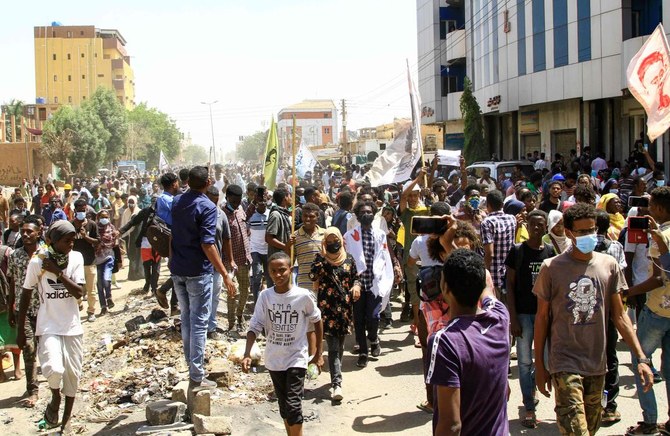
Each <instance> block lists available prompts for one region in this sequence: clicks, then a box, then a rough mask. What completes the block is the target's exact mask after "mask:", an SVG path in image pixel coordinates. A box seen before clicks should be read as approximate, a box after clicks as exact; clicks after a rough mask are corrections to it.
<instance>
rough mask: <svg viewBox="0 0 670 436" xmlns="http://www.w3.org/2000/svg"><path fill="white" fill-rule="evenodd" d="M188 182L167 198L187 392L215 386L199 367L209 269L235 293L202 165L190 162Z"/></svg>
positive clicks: (206, 317) (208, 297) (206, 316)
mask: <svg viewBox="0 0 670 436" xmlns="http://www.w3.org/2000/svg"><path fill="white" fill-rule="evenodd" d="M188 185H189V188H190V190H189V191H187V192H185V193H184V194H180V195H178V196H176V197H175V198H174V201H173V203H172V226H173V227H174V228H176V229H179V231H178V232H175V233H173V234H172V242H171V246H170V272H171V273H172V281H173V282H174V289H175V291H176V292H177V298H178V299H179V307H180V308H181V337H182V341H183V346H184V355H185V357H186V361H187V362H188V363H189V377H190V381H189V394H192V392H193V391H194V389H195V388H215V387H216V382H213V381H211V380H208V379H206V378H205V369H204V366H203V363H204V358H205V340H206V337H207V324H208V321H209V312H210V307H211V305H210V300H211V293H212V274H213V271H214V269H216V271H218V272H219V274H221V276H222V277H223V282H224V285H225V286H226V288H227V289H228V294H229V295H235V285H234V284H233V282H232V280H231V279H230V277H229V276H228V272H227V271H226V268H225V266H224V265H223V262H222V261H221V256H220V255H219V252H218V250H217V248H216V216H217V212H216V205H215V204H214V203H212V202H211V201H210V200H209V199H208V198H207V196H206V195H205V192H206V190H207V188H208V186H209V174H208V171H207V168H205V167H203V166H196V167H193V168H192V169H191V170H190V171H189V174H188ZM189 396H190V395H189Z"/></svg>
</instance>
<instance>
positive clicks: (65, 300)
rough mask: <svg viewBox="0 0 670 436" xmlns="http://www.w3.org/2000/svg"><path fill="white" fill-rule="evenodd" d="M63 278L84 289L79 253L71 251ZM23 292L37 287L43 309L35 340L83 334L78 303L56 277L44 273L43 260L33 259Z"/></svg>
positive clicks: (81, 262) (82, 261) (35, 257)
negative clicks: (43, 336)
mask: <svg viewBox="0 0 670 436" xmlns="http://www.w3.org/2000/svg"><path fill="white" fill-rule="evenodd" d="M63 275H64V276H67V277H69V278H70V279H71V280H72V281H73V282H75V283H77V284H80V285H83V284H84V283H85V282H86V280H85V279H84V258H83V256H82V255H81V253H79V252H78V251H74V250H72V251H70V254H69V260H68V265H67V268H65V270H64V271H63ZM23 287H24V289H33V288H34V287H37V291H38V293H39V297H40V308H39V311H38V312H37V328H36V330H35V335H36V336H41V335H47V334H48V335H60V336H77V335H81V334H84V330H83V329H82V328H81V321H80V320H79V305H78V304H77V299H76V298H74V297H73V296H71V295H70V293H69V292H68V290H67V289H65V285H64V284H63V283H62V282H61V281H60V280H59V279H58V278H57V277H56V274H53V273H50V272H47V271H45V270H43V269H42V259H40V258H39V257H37V256H34V257H33V258H32V259H30V262H29V263H28V269H27V270H26V279H25V281H24V282H23Z"/></svg>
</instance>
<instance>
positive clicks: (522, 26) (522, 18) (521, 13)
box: [516, 0, 526, 76]
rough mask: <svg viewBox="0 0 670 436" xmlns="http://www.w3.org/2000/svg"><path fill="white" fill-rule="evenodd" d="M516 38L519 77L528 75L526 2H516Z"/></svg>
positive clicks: (521, 0)
mask: <svg viewBox="0 0 670 436" xmlns="http://www.w3.org/2000/svg"><path fill="white" fill-rule="evenodd" d="M516 10H517V13H516V36H517V40H518V51H519V53H518V55H517V61H518V67H517V68H518V75H519V76H523V75H525V74H526V3H525V1H524V0H517V1H516Z"/></svg>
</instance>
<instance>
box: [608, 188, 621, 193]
mask: <svg viewBox="0 0 670 436" xmlns="http://www.w3.org/2000/svg"><path fill="white" fill-rule="evenodd" d="M618 193H619V190H618V189H617V188H614V189H610V194H618Z"/></svg>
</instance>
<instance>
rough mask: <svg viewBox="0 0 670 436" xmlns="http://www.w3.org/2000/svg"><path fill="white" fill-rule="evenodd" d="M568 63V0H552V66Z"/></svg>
mask: <svg viewBox="0 0 670 436" xmlns="http://www.w3.org/2000/svg"><path fill="white" fill-rule="evenodd" d="M563 65H568V0H554V68H556V67H562V66H563Z"/></svg>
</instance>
